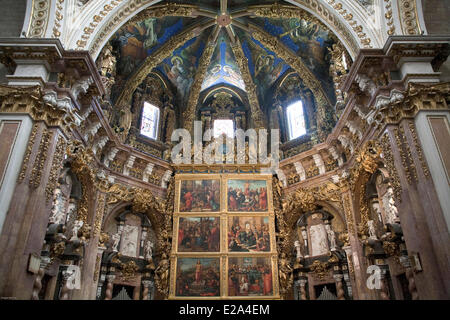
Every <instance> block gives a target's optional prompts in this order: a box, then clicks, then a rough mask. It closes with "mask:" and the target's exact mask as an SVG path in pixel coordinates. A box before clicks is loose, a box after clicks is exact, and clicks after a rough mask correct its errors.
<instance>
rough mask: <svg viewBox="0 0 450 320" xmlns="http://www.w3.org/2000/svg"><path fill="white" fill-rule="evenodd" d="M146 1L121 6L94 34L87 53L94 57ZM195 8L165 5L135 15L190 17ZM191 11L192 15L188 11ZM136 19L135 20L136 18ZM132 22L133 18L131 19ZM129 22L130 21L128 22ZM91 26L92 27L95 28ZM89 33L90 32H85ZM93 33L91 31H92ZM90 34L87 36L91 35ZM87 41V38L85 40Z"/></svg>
mask: <svg viewBox="0 0 450 320" xmlns="http://www.w3.org/2000/svg"><path fill="white" fill-rule="evenodd" d="M148 2H149V1H148V0H131V1H130V0H129V1H127V2H126V4H125V5H124V6H122V7H121V8H120V9H119V10H118V11H117V12H115V13H114V15H113V16H112V17H111V18H110V19H109V20H108V21H107V22H106V23H105V24H104V25H103V26H102V27H101V29H100V30H99V31H98V32H96V37H95V39H94V40H93V42H92V44H91V46H90V49H89V52H90V53H91V55H92V56H94V57H95V55H96V53H97V51H98V50H99V48H100V45H101V44H102V43H104V41H105V40H106V39H107V38H109V37H110V36H111V32H112V31H113V30H114V29H115V28H116V27H117V26H119V25H121V24H122V23H123V22H124V21H125V20H126V19H127V18H128V17H129V16H130V15H132V14H133V13H134V12H136V11H137V10H139V9H140V8H141V7H142V6H144V5H145V4H147V3H148ZM195 8H196V7H194V6H188V5H181V4H170V3H168V4H165V5H162V6H152V7H150V8H148V9H146V10H143V11H141V12H140V13H138V14H137V15H136V17H137V16H139V15H142V16H141V18H142V19H145V18H146V17H148V18H151V17H155V18H156V17H157V18H162V17H164V16H169V15H171V16H192V14H193V11H194V9H195ZM191 10H192V13H190V11H191ZM136 19H137V18H136ZM132 20H133V21H134V20H135V18H132ZM130 21H131V20H130ZM97 25H98V24H96V25H93V27H94V26H95V27H96V26H97ZM86 31H89V32H90V31H91V30H86ZM92 31H93V30H92ZM91 33H92V32H90V33H89V34H91ZM87 39H89V38H87ZM83 41H84V42H80V44H81V45H83V48H84V47H85V46H86V45H87V40H83Z"/></svg>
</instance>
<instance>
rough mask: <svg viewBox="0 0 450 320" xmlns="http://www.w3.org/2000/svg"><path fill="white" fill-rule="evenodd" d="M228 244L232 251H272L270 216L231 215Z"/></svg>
mask: <svg viewBox="0 0 450 320" xmlns="http://www.w3.org/2000/svg"><path fill="white" fill-rule="evenodd" d="M227 244H228V250H229V251H231V252H267V251H270V233H269V217H229V218H228V242H227Z"/></svg>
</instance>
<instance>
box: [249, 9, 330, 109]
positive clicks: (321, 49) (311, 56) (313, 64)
mask: <svg viewBox="0 0 450 320" xmlns="http://www.w3.org/2000/svg"><path fill="white" fill-rule="evenodd" d="M250 20H251V22H253V23H254V24H256V25H258V26H260V27H261V28H263V29H264V30H265V31H266V32H268V33H270V34H271V35H273V36H275V37H277V38H279V39H280V40H281V42H283V44H284V45H285V46H287V47H288V48H289V49H291V50H292V51H293V52H295V53H296V54H297V55H298V56H299V57H301V58H302V60H303V63H304V64H305V65H306V66H307V67H308V69H309V70H311V71H312V72H313V74H314V75H315V76H316V78H317V79H318V80H319V81H320V82H321V84H322V86H323V87H324V89H325V90H326V93H327V95H328V97H329V98H330V100H332V101H334V99H335V97H334V88H333V80H332V78H331V76H330V71H329V70H330V63H331V61H330V59H331V54H330V51H331V49H332V46H333V44H335V43H336V42H337V38H336V36H334V35H333V34H332V33H331V32H330V31H329V30H326V29H324V28H323V27H322V26H320V25H318V24H316V23H314V22H312V21H307V20H305V19H298V18H290V19H270V18H252V19H250Z"/></svg>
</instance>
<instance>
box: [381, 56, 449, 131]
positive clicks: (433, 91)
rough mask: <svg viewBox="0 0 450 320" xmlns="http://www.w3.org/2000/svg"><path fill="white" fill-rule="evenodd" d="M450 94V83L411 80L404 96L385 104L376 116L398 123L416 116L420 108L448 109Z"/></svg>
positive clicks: (382, 121) (403, 93)
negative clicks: (420, 82)
mask: <svg viewBox="0 0 450 320" xmlns="http://www.w3.org/2000/svg"><path fill="white" fill-rule="evenodd" d="M433 57H434V55H433ZM394 58H395V57H394ZM449 94H450V83H439V84H433V85H426V84H418V83H414V82H410V83H409V84H408V88H407V90H406V92H402V96H403V98H402V99H395V101H392V102H390V103H386V104H383V105H382V106H381V107H380V109H379V112H378V114H377V116H376V118H377V119H378V121H379V122H380V123H384V124H391V123H394V124H397V123H399V122H400V120H401V119H403V118H414V117H415V115H416V114H417V112H419V111H420V110H440V109H448V104H447V97H448V95H449Z"/></svg>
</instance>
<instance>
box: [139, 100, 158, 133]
mask: <svg viewBox="0 0 450 320" xmlns="http://www.w3.org/2000/svg"><path fill="white" fill-rule="evenodd" d="M158 123H159V108H158V107H155V106H154V105H152V104H150V103H148V102H144V107H143V108H142V120H141V134H142V135H144V136H146V137H148V138H151V139H155V140H156V139H157V138H158Z"/></svg>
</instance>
